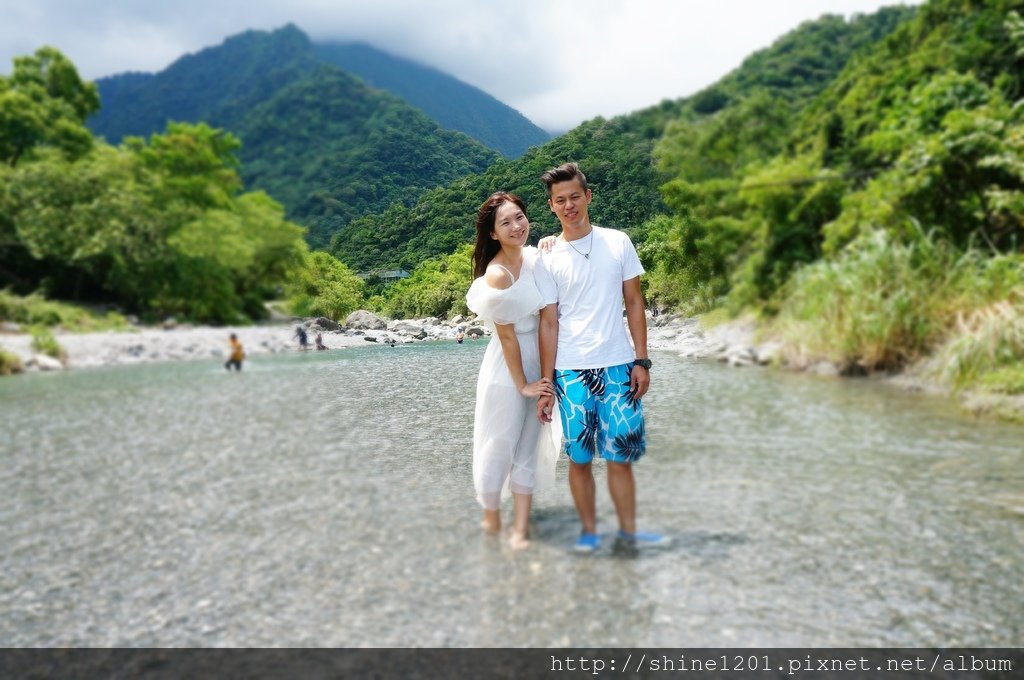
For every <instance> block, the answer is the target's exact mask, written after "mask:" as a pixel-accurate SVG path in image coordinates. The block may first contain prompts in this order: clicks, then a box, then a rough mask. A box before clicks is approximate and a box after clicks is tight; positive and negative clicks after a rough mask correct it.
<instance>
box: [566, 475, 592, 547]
mask: <svg viewBox="0 0 1024 680" xmlns="http://www.w3.org/2000/svg"><path fill="white" fill-rule="evenodd" d="M569 490H570V491H571V492H572V500H573V502H574V503H576V512H578V513H579V515H580V522H581V523H582V524H583V533H585V534H596V533H597V504H596V497H597V490H596V488H595V485H594V471H593V469H592V468H591V464H590V463H582V464H581V463H573V462H572V461H570V462H569Z"/></svg>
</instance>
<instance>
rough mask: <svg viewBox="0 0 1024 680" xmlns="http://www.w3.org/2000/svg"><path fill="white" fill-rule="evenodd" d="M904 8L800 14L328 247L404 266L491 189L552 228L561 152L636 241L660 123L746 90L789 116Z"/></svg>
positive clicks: (460, 236) (540, 226)
mask: <svg viewBox="0 0 1024 680" xmlns="http://www.w3.org/2000/svg"><path fill="white" fill-rule="evenodd" d="M910 13H911V10H909V9H906V8H891V9H885V10H882V11H880V12H877V13H875V14H872V15H869V16H861V17H856V18H854V19H852V20H850V21H847V20H845V19H843V18H842V17H835V16H826V17H822V18H821V19H819V20H817V21H812V22H807V23H805V24H803V25H801V26H800V27H798V28H797V29H796V30H794V31H793V32H791V33H789V34H787V35H786V36H783V37H782V38H780V39H779V40H778V41H776V42H775V43H774V44H773V45H772V46H771V47H769V48H767V49H765V50H761V51H759V52H756V53H754V54H753V55H751V56H750V57H749V58H748V59H746V60H745V61H744V62H743V64H742V65H741V66H740V67H739V68H738V69H737V70H736V71H734V72H732V73H730V74H729V75H727V76H726V77H724V78H723V79H722V80H721V81H719V82H718V83H716V84H715V85H713V86H711V87H709V88H707V89H706V90H704V91H702V92H700V93H698V94H696V95H694V96H693V97H689V98H686V99H680V100H676V101H669V100H666V101H664V102H662V103H661V104H660V105H658V106H655V107H652V108H649V109H646V110H643V111H639V112H637V113H633V114H630V115H627V116H619V117H616V118H613V119H611V120H605V119H602V118H596V119H594V120H591V121H588V122H586V123H583V124H582V125H580V126H578V127H577V128H574V129H573V130H571V131H569V132H568V133H566V134H565V135H562V136H561V137H558V138H556V139H554V140H552V141H550V142H548V143H547V144H544V145H543V146H540V147H537V148H534V149H531V150H530V151H529V152H527V153H526V154H525V155H524V156H523V157H522V158H520V159H518V160H515V161H499V162H498V163H495V164H494V165H492V166H491V167H490V168H488V169H487V171H486V172H484V173H481V174H479V175H472V176H467V177H465V178H463V179H460V180H458V181H456V182H453V183H451V184H450V185H448V186H446V187H443V188H439V189H436V190H433V191H431V192H428V193H426V194H424V196H423V198H422V199H421V200H420V201H419V202H418V203H417V204H416V205H415V206H413V207H408V206H405V205H393V206H391V207H390V208H389V209H388V210H387V211H385V212H384V213H380V214H374V215H368V216H366V217H363V218H360V219H358V220H355V221H353V222H352V224H350V225H349V226H348V227H346V228H345V229H343V230H340V231H339V232H337V234H336V235H335V237H334V240H333V241H332V243H331V248H330V249H331V252H332V253H334V254H335V255H336V256H337V257H338V258H339V259H341V260H342V261H344V262H347V263H348V264H349V265H350V266H352V267H355V268H356V269H368V268H374V267H404V268H407V269H408V268H411V267H413V266H415V265H416V264H417V263H419V262H421V261H422V260H424V259H425V258H429V257H434V256H436V255H439V254H442V253H450V252H453V251H454V250H455V249H456V248H457V247H458V246H459V245H460V244H462V243H466V242H467V241H468V240H470V239H471V236H472V233H473V219H474V215H475V212H476V208H477V206H479V204H480V203H481V202H482V201H483V199H484V198H486V197H487V195H488V194H490V193H491V192H493V191H496V190H498V189H504V190H508V191H513V192H516V193H518V194H519V195H520V196H522V197H523V198H524V199H525V200H526V201H527V204H528V206H529V207H530V219H531V222H532V224H533V226H534V230H535V233H538V234H548V233H553V232H554V231H555V230H556V227H557V222H556V221H555V219H554V217H553V216H551V214H550V213H549V212H548V209H547V206H546V203H545V197H544V191H543V188H542V187H541V185H540V179H539V178H540V174H541V173H542V172H543V171H544V170H546V169H547V168H549V167H552V166H554V165H558V164H560V163H563V162H565V161H566V160H575V161H577V162H579V163H580V165H581V166H582V167H583V168H584V171H585V172H586V174H587V178H588V180H589V181H590V182H591V184H592V185H593V187H594V190H595V200H594V203H593V204H592V206H591V216H592V218H593V219H594V221H595V222H597V223H599V224H603V225H606V226H609V227H616V228H623V229H627V230H631V231H633V232H634V234H633V235H634V238H635V239H636V240H638V241H639V242H642V241H643V240H644V233H645V232H644V229H643V228H642V226H641V225H643V224H644V223H645V222H646V221H647V220H649V219H650V218H652V217H654V216H655V215H659V214H664V213H666V212H667V211H668V208H667V206H666V205H665V203H664V202H663V200H662V196H661V192H660V190H659V187H660V185H661V184H662V183H663V182H664V181H665V180H667V179H669V178H670V177H671V176H672V175H671V173H670V172H665V171H664V170H662V169H659V167H658V166H657V164H656V162H655V159H654V148H655V145H656V144H657V143H658V142H659V140H660V139H661V137H662V135H663V134H664V132H665V130H666V127H667V126H669V125H670V124H673V123H674V122H675V121H697V120H703V119H707V118H709V117H712V116H713V114H716V113H720V112H724V111H734V110H737V109H739V108H742V107H747V106H749V105H750V104H749V103H748V102H747V100H748V98H753V97H761V98H764V97H767V98H769V99H770V100H771V102H772V106H774V104H775V103H776V102H779V103H781V108H779V109H778V110H772V111H771V114H770V115H771V117H773V118H782V119H785V120H786V121H788V120H790V119H791V117H792V116H793V115H795V113H796V112H798V111H799V110H800V108H801V107H802V106H804V105H806V104H807V103H809V102H810V101H811V100H812V98H813V96H814V95H816V94H817V93H819V92H820V91H821V90H822V89H824V88H825V87H826V86H827V85H828V84H829V82H830V81H831V79H833V78H834V77H835V76H836V75H838V74H839V72H840V71H841V70H842V69H843V68H844V66H845V65H846V63H847V61H848V60H849V59H850V57H851V55H852V54H854V53H855V52H856V51H857V50H858V49H860V48H862V47H864V46H865V45H869V44H871V43H872V42H874V41H875V40H877V39H878V38H879V37H880V36H884V35H886V34H887V33H888V32H889V31H891V30H892V29H893V28H894V27H895V26H896V25H897V24H898V23H899V22H900V21H901V20H902V19H904V18H906V17H907V16H909V15H910ZM769 108H771V107H769ZM724 115H728V114H724V113H723V116H724ZM758 125H762V123H761V122H758ZM764 125H769V123H768V122H767V121H766V122H765V123H764ZM762 131H763V132H764V134H761V132H762ZM776 132H777V131H776V130H773V129H766V128H763V127H753V128H751V129H749V130H747V131H746V134H747V135H749V136H751V137H756V138H757V139H758V140H759V142H758V143H760V144H764V145H768V146H769V147H770V148H769V152H771V151H774V150H776V148H777V147H776V146H775V145H778V144H779V143H780V139H779V138H778V137H777V136H776Z"/></svg>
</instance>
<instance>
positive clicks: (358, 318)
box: [345, 309, 388, 331]
mask: <svg viewBox="0 0 1024 680" xmlns="http://www.w3.org/2000/svg"><path fill="white" fill-rule="evenodd" d="M387 327H388V324H387V323H386V322H385V321H384V319H382V318H380V317H379V316H377V315H376V314H374V313H373V312H368V311H366V310H365V309H359V310H356V311H354V312H352V313H351V314H349V315H348V317H347V318H346V319H345V328H357V329H360V330H368V331H383V330H387Z"/></svg>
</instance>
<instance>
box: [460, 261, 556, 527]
mask: <svg viewBox="0 0 1024 680" xmlns="http://www.w3.org/2000/svg"><path fill="white" fill-rule="evenodd" d="M536 258H537V251H536V249H534V248H528V249H526V250H525V251H524V256H523V267H522V270H521V271H520V273H519V278H518V279H516V281H515V282H514V283H513V284H512V285H511V286H510V287H508V288H506V289H504V290H498V289H495V288H491V287H490V286H489V285H487V282H486V281H484V279H483V277H481V278H478V279H476V280H475V281H473V284H472V285H471V286H470V288H469V292H468V293H467V294H466V304H467V305H468V306H469V308H470V309H471V310H472V311H473V312H475V313H476V314H477V316H479V317H480V318H481V320H482V321H483V322H484V324H485V325H487V327H488V328H490V329H491V331H492V332H493V331H494V324H496V323H498V324H514V325H515V331H516V337H517V339H518V340H519V351H520V354H521V356H522V361H523V373H525V374H526V380H527V381H528V382H534V381H535V380H537V379H539V378H540V348H539V347H538V345H537V327H538V322H539V314H538V312H539V311H540V310H541V309H542V308H543V307H544V302H543V300H542V299H541V296H540V291H538V290H537V284H536V283H535V282H534V278H533V265H534V263H535V262H536ZM561 438H562V434H561V426H560V424H559V420H558V414H557V413H555V414H554V417H553V418H552V423H551V424H544V425H543V426H542V425H541V423H540V422H539V421H538V420H537V400H536V399H527V398H526V397H523V396H522V395H521V394H519V390H517V389H516V386H515V383H513V381H512V376H511V374H510V373H509V371H508V367H507V366H506V364H505V355H504V353H503V352H502V350H501V340H500V339H499V338H498V337H497V335H492V336H491V341H490V343H489V344H488V345H487V350H486V352H485V353H484V359H483V362H482V363H481V364H480V375H479V377H478V378H477V386H476V409H475V414H474V419H473V485H474V488H475V490H476V496H477V500H479V501H480V504H481V505H483V506H484V507H485V508H488V509H491V510H494V509H497V508H498V506H499V505H500V502H501V498H502V497H507V496H508V494H509V492H510V491H512V492H515V493H527V494H528V493H535V492H537V491H540V490H543V489H549V488H552V487H553V486H554V481H555V465H556V463H557V461H558V453H559V449H560V444H561Z"/></svg>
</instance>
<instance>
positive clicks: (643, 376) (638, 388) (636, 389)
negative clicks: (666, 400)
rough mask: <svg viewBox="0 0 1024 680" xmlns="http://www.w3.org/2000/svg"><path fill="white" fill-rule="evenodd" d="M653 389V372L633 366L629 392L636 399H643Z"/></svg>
mask: <svg viewBox="0 0 1024 680" xmlns="http://www.w3.org/2000/svg"><path fill="white" fill-rule="evenodd" d="M650 387H651V372H650V371H649V370H647V369H646V368H644V367H643V366H637V365H636V364H634V365H633V370H632V371H630V373H629V391H630V392H632V393H633V398H634V399H641V398H642V397H643V396H644V395H645V394H647V390H648V389H650Z"/></svg>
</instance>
